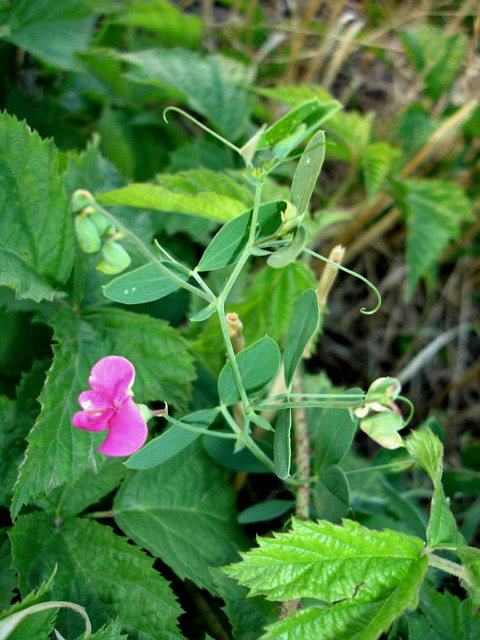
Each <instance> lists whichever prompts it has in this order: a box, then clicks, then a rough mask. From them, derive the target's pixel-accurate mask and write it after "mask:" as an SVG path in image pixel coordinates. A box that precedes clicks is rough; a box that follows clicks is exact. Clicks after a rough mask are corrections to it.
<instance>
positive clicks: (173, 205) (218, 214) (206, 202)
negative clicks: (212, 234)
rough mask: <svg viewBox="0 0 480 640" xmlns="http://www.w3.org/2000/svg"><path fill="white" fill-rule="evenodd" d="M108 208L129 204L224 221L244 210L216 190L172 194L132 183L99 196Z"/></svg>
mask: <svg viewBox="0 0 480 640" xmlns="http://www.w3.org/2000/svg"><path fill="white" fill-rule="evenodd" d="M97 200H98V202H100V203H101V204H103V205H106V206H114V205H115V206H116V205H129V206H131V207H146V208H147V209H157V210H159V211H173V212H177V213H189V214H192V215H197V216H203V217H205V218H211V219H212V220H220V221H221V222H225V221H227V220H231V219H232V218H235V217H236V216H238V215H239V214H240V213H243V212H244V211H245V204H244V203H243V202H240V201H239V200H236V199H235V198H231V197H229V196H225V195H222V194H219V193H216V192H215V191H212V190H210V191H208V190H203V191H199V192H198V193H196V194H191V193H181V192H178V191H173V190H171V189H169V188H168V187H164V186H161V185H156V184H141V183H137V184H136V183H132V184H129V185H128V186H127V187H123V188H122V189H115V190H113V191H106V192H104V193H102V194H99V195H97Z"/></svg>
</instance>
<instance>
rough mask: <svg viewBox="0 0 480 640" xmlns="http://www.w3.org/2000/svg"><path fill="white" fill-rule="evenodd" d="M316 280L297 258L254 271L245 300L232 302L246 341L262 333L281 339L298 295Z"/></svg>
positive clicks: (256, 338)
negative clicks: (276, 267)
mask: <svg viewBox="0 0 480 640" xmlns="http://www.w3.org/2000/svg"><path fill="white" fill-rule="evenodd" d="M316 286H317V282H316V280H315V277H314V275H313V273H312V272H311V270H310V269H309V267H308V266H307V265H306V264H305V263H303V262H300V261H297V262H294V263H292V264H289V265H287V266H286V267H283V268H281V269H271V268H269V267H264V268H263V269H260V270H259V271H257V272H256V273H255V274H254V275H253V277H252V280H251V283H250V284H249V286H248V296H247V298H246V300H245V302H242V303H241V304H236V305H232V309H231V310H232V311H236V312H237V313H238V315H239V316H240V318H241V320H242V323H243V327H244V335H245V338H246V339H247V340H248V341H253V340H258V339H259V338H261V337H262V336H264V335H265V334H266V333H267V334H268V335H269V336H271V337H272V338H273V339H274V340H277V341H280V340H283V338H284V336H285V333H286V331H287V328H288V325H289V322H290V316H291V313H292V310H293V306H294V304H295V301H296V300H297V299H298V296H299V295H300V294H301V293H302V292H303V291H305V289H308V288H310V287H312V288H315V287H316Z"/></svg>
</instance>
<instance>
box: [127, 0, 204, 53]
mask: <svg viewBox="0 0 480 640" xmlns="http://www.w3.org/2000/svg"><path fill="white" fill-rule="evenodd" d="M118 21H119V22H120V23H123V24H127V25H131V26H132V27H136V28H140V29H146V30H147V31H152V32H154V33H156V34H158V36H159V38H160V39H161V40H160V41H161V42H162V44H163V45H164V46H175V45H176V46H184V47H187V48H196V47H200V46H201V40H200V39H201V35H202V21H201V19H200V18H199V17H198V16H196V15H193V14H188V13H185V12H184V11H181V10H180V9H177V7H175V6H174V5H173V4H172V3H170V2H166V1H165V0H148V1H144V2H134V3H129V4H128V7H127V11H126V13H125V14H124V15H121V16H119V18H118Z"/></svg>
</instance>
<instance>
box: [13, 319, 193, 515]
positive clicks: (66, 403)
mask: <svg viewBox="0 0 480 640" xmlns="http://www.w3.org/2000/svg"><path fill="white" fill-rule="evenodd" d="M49 323H50V324H51V326H52V327H53V328H54V330H55V340H56V341H57V342H58V345H57V346H56V347H54V359H53V363H52V366H51V368H50V371H49V372H48V375H47V380H46V384H45V387H44V389H43V391H42V393H41V395H40V397H39V401H40V404H41V406H42V411H41V412H40V415H39V416H38V419H37V422H36V423H35V425H34V426H33V428H32V431H31V432H30V434H29V436H28V438H27V439H28V449H27V452H26V454H25V458H24V461H23V463H22V466H21V469H20V473H19V478H18V480H17V484H16V485H15V489H14V500H13V503H12V513H14V514H17V513H18V510H19V509H20V507H21V506H22V504H25V503H26V502H27V501H28V500H29V499H30V497H32V496H36V495H38V494H39V493H41V492H47V493H48V492H50V491H51V490H52V489H54V488H55V487H56V486H58V485H60V484H63V483H64V482H69V483H73V482H75V481H76V480H77V478H79V476H80V475H81V474H82V473H83V472H84V471H86V470H87V469H88V468H95V464H96V463H95V458H97V459H98V456H99V454H96V453H95V451H94V448H95V446H98V445H99V444H100V442H101V441H102V440H103V439H104V437H105V433H93V432H90V431H85V430H78V429H75V428H74V427H72V424H71V419H72V415H73V413H75V411H78V410H79V407H78V402H77V397H78V394H79V393H80V392H81V391H83V390H86V389H87V388H88V375H89V371H90V368H91V367H92V365H93V364H94V363H95V362H96V361H97V360H99V359H100V358H102V357H104V356H107V355H112V354H121V355H123V356H124V357H126V358H128V359H129V360H130V361H131V362H133V363H134V366H135V367H136V372H137V375H136V380H135V394H136V395H135V400H136V401H137V402H149V401H153V400H162V401H165V402H168V403H169V404H173V405H174V406H178V407H179V408H182V407H185V406H186V404H187V402H188V397H189V393H190V381H191V380H192V378H193V375H194V372H193V366H192V362H191V358H190V356H189V355H188V353H187V351H186V344H185V343H184V341H183V339H182V338H181V337H180V336H179V334H178V332H176V331H175V330H174V329H172V328H171V327H169V326H168V325H167V323H166V322H164V321H163V320H157V319H154V318H151V317H149V316H145V315H139V314H134V313H129V312H127V311H122V310H119V309H105V308H103V309H89V310H86V311H85V313H84V314H83V316H82V315H81V316H78V315H77V314H75V313H74V312H73V311H70V310H68V309H62V310H60V309H59V310H58V311H56V312H55V313H54V314H53V315H52V316H51V317H50V319H49ZM172 362H174V363H175V366H174V367H172ZM100 459H101V458H100Z"/></svg>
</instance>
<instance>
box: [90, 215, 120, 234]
mask: <svg viewBox="0 0 480 640" xmlns="http://www.w3.org/2000/svg"><path fill="white" fill-rule="evenodd" d="M90 220H91V221H92V222H93V223H94V224H95V226H96V227H97V229H98V233H99V234H100V235H101V236H111V235H113V234H114V233H115V227H114V225H113V224H112V223H111V222H110V220H108V219H107V218H106V217H105V216H103V215H102V214H101V213H100V212H99V211H97V210H96V209H95V210H94V211H93V212H92V213H91V215H90Z"/></svg>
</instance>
